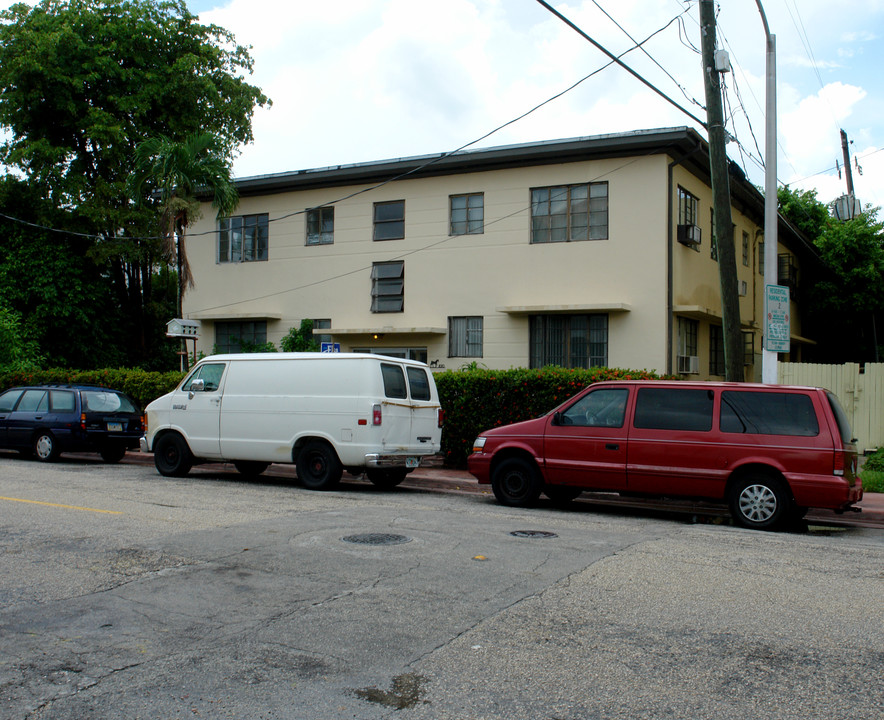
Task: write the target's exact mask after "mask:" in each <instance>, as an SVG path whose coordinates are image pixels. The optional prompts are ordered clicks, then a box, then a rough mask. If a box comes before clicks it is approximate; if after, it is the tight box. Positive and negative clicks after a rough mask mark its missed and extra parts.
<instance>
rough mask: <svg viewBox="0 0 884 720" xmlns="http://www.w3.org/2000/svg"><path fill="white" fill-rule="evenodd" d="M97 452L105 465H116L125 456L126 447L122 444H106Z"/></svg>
mask: <svg viewBox="0 0 884 720" xmlns="http://www.w3.org/2000/svg"><path fill="white" fill-rule="evenodd" d="M98 452H99V454H100V455H101V459H102V460H104V461H105V462H106V463H118V462H120V460H122V459H123V456H124V455H125V454H126V446H125V445H123V444H122V443H106V444H105V445H102V446H101V449H100V450H99V451H98Z"/></svg>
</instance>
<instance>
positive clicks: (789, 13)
mask: <svg viewBox="0 0 884 720" xmlns="http://www.w3.org/2000/svg"><path fill="white" fill-rule="evenodd" d="M761 3H762V5H763V10H764V12H765V13H766V17H767V20H768V23H769V27H770V31H771V33H773V34H774V35H775V37H776V48H777V58H776V60H777V62H776V68H777V69H776V71H777V117H776V127H777V142H778V148H779V152H778V157H777V177H778V179H779V181H780V183H781V184H788V185H789V186H790V187H792V188H798V189H801V190H811V189H815V190H816V191H817V197H818V199H819V200H821V201H823V202H829V201H831V200H834V199H835V198H837V197H838V196H840V195H843V194H845V193H846V191H847V180H846V174H845V173H844V168H843V165H844V162H843V159H842V158H843V152H842V147H841V135H840V131H841V130H842V129H843V130H844V131H845V132H846V134H847V136H848V138H849V141H850V145H849V152H850V157H851V164H852V175H853V183H854V187H855V193H856V196H857V198H859V200H860V201H861V202H862V203H863V204H864V205H867V204H871V205H873V206H877V207H881V206H884V82H882V79H881V69H882V68H884V43H882V42H881V39H882V38H881V36H882V34H884V0H840V2H839V3H837V5H834V6H833V4H832V3H831V1H830V0H761ZM10 4H11V3H10V2H8V1H7V0H0V7H3V6H8V5H10ZM550 4H552V5H553V6H554V7H555V8H556V9H557V10H559V11H560V12H562V13H563V14H564V15H566V16H567V17H568V18H569V19H570V20H571V21H572V22H574V23H575V24H576V25H578V26H579V27H580V28H581V29H582V30H583V31H584V32H585V33H586V34H588V35H590V36H591V37H592V38H593V39H594V40H596V41H597V42H598V43H599V44H601V45H603V46H604V47H606V48H607V49H608V50H610V51H611V52H612V53H614V54H616V55H619V54H620V53H623V52H625V51H627V50H629V49H630V48H632V47H633V46H634V45H635V44H636V43H637V42H641V41H644V40H645V39H646V38H648V37H649V36H651V35H653V37H652V38H651V39H650V40H648V41H647V42H646V43H644V45H643V46H642V49H634V50H632V51H631V52H629V53H628V54H627V55H625V56H624V57H623V61H624V62H625V63H627V64H629V65H630V66H631V67H632V68H633V69H634V70H635V71H636V72H637V73H639V74H640V75H642V76H643V77H644V78H646V79H647V80H648V81H649V82H650V83H652V84H654V85H655V86H656V87H657V88H659V89H660V90H661V91H662V92H663V93H664V94H665V95H667V96H668V97H670V98H671V99H672V100H674V101H675V102H677V103H678V104H679V105H681V106H682V107H683V108H684V109H685V110H687V112H689V113H691V114H693V115H695V116H697V117H698V118H701V119H705V110H704V109H703V107H702V106H703V105H705V100H704V90H703V72H702V70H703V69H702V63H701V60H700V54H699V48H700V27H699V3H698V2H697V0H690V1H687V2H686V1H684V0H569V1H568V2H551V3H550ZM187 6H188V8H189V9H190V11H191V12H193V13H195V14H198V15H199V17H200V20H201V21H202V22H204V23H214V24H217V25H220V26H222V27H224V28H226V29H227V30H229V31H231V32H232V33H233V34H234V35H235V37H236V41H237V42H238V43H239V44H241V45H246V46H251V55H252V57H253V59H254V72H253V74H252V75H251V76H250V78H249V82H251V83H252V84H254V85H257V86H259V87H260V88H262V90H263V91H264V92H265V94H267V95H268V96H269V97H270V98H271V99H272V101H273V105H272V107H270V108H264V109H261V108H259V109H258V110H257V111H256V113H255V117H254V126H253V127H254V136H255V140H254V142H253V143H252V144H250V145H248V146H245V147H243V148H241V152H240V155H239V156H238V157H237V159H236V161H235V163H234V174H235V175H236V176H237V177H247V176H255V175H264V174H272V173H280V172H288V171H295V170H303V169H308V168H318V167H328V166H333V165H340V164H350V163H359V162H368V161H373V160H382V159H391V158H399V157H409V156H414V155H428V154H435V153H443V152H449V151H453V150H455V149H458V148H461V147H463V146H467V145H469V147H470V148H480V147H493V146H498V145H509V144H513V143H523V142H537V141H544V140H553V139H559V138H571V137H582V136H589V135H598V134H604V133H620V132H629V131H632V130H642V129H651V128H660V127H673V126H682V125H687V126H689V127H693V128H695V129H697V130H698V131H700V132H701V133H704V134H705V131H704V130H703V129H702V127H701V126H699V124H698V123H697V122H696V120H694V119H692V118H691V117H689V116H688V115H687V114H686V113H685V112H683V111H682V110H680V109H678V108H676V107H674V106H673V105H672V104H670V103H669V102H667V101H666V100H665V99H663V98H661V97H660V96H659V95H658V94H656V93H655V92H653V91H652V90H650V89H648V88H647V87H646V86H645V85H643V84H642V83H641V82H640V81H639V80H637V79H635V78H634V77H633V76H632V75H630V74H629V73H628V72H627V71H625V70H623V69H622V68H619V67H616V66H612V67H608V68H605V67H604V66H605V65H606V64H607V63H608V62H609V59H608V58H607V57H606V56H605V55H604V54H603V53H602V52H601V51H599V50H598V49H596V48H595V47H594V46H593V45H592V44H591V43H589V42H588V41H587V40H585V39H584V38H582V37H581V36H580V35H578V34H577V33H576V32H575V31H574V30H572V29H571V28H569V27H568V26H567V25H565V24H564V23H563V22H562V21H561V20H559V19H558V18H556V17H555V16H553V15H552V14H551V13H550V12H549V11H548V10H547V9H546V8H544V7H543V6H542V5H540V4H539V3H538V2H536V0H323V1H322V2H316V1H315V0H189V1H188V2H187ZM618 25H619V27H618ZM655 33H656V34H655ZM630 36H631V38H630ZM718 40H719V44H720V45H721V46H722V47H723V48H724V49H725V50H727V52H728V55H729V59H730V63H731V66H732V72H730V73H727V74H726V75H725V76H724V82H725V85H726V92H725V114H726V116H727V117H728V121H727V129H728V132H729V133H730V134H731V135H732V136H733V137H734V138H735V142H731V143H729V144H728V155H729V156H730V158H731V159H732V160H734V161H735V162H737V163H738V164H739V165H740V166H741V167H742V168H743V169H744V171H745V172H746V174H747V175H748V177H749V178H750V180H751V181H752V182H754V183H755V184H757V185H759V186H763V184H764V170H763V163H764V150H765V129H766V128H765V126H766V122H765V59H766V52H765V50H766V42H765V33H764V26H763V24H762V19H761V14H760V12H759V7H758V0H723V2H721V3H719V14H718ZM587 76H591V77H588V79H586V80H585V81H583V82H582V83H580V84H579V85H578V86H577V87H576V88H574V89H573V90H570V91H568V92H565V93H564V94H563V95H561V96H560V97H558V98H557V99H554V100H551V101H550V102H548V103H547V104H546V105H544V106H543V107H542V108H541V109H539V110H536V111H535V112H532V113H530V114H529V115H527V116H526V117H524V118H522V119H520V120H516V118H518V117H520V116H521V115H523V114H524V113H526V112H528V111H530V110H532V108H534V107H535V106H537V105H539V104H541V103H543V102H544V101H547V100H550V98H553V97H554V96H556V95H558V94H559V93H562V92H563V91H566V90H567V89H568V88H569V87H571V86H572V85H574V84H575V83H577V82H578V81H580V80H581V79H582V78H585V77H587ZM513 121H515V122H513ZM507 123H510V124H507ZM504 125H505V127H503V128H502V129H500V130H498V131H497V132H492V131H495V130H496V129H497V128H500V127H501V126H504ZM489 133H492V134H490V135H489ZM475 141H478V142H475ZM471 143H475V144H471ZM836 164H837V166H840V167H841V177H840V178H839V174H838V170H837V169H836V167H837V166H836ZM879 219H881V218H879Z"/></svg>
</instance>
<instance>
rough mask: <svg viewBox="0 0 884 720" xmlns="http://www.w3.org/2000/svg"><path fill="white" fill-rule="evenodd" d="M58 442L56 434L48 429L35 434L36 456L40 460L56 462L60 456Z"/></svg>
mask: <svg viewBox="0 0 884 720" xmlns="http://www.w3.org/2000/svg"><path fill="white" fill-rule="evenodd" d="M58 453H59V450H58V443H57V442H56V441H55V435H53V434H52V433H51V432H49V431H48V430H42V431H40V432H38V433H37V434H36V435H35V436H34V457H36V458H37V460H39V461H40V462H55V460H56V459H57V458H58Z"/></svg>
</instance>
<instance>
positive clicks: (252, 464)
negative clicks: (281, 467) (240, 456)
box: [233, 460, 270, 477]
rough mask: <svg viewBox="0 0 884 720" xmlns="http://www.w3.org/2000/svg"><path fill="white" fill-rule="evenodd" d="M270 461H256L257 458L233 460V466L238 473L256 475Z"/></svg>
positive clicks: (268, 464) (262, 470)
mask: <svg viewBox="0 0 884 720" xmlns="http://www.w3.org/2000/svg"><path fill="white" fill-rule="evenodd" d="M269 466H270V463H266V462H258V461H257V460H234V461H233V467H235V468H236V470H237V472H238V473H239V474H240V475H246V476H247V477H257V476H258V475H260V474H261V473H262V472H264V471H265V470H266V469H267V468H268V467H269Z"/></svg>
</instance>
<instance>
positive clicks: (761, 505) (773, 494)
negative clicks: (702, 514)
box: [728, 473, 793, 530]
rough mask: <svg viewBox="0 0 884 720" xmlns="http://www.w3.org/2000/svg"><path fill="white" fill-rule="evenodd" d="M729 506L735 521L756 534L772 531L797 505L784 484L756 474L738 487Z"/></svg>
mask: <svg viewBox="0 0 884 720" xmlns="http://www.w3.org/2000/svg"><path fill="white" fill-rule="evenodd" d="M728 504H729V506H730V511H731V517H733V519H734V521H735V522H736V523H737V524H738V525H741V526H743V527H744V528H750V529H753V530H770V529H772V528H775V527H777V526H779V525H780V524H781V523H782V522H784V521H785V520H786V519H787V518H789V517H790V516H791V513H792V505H793V502H792V496H791V495H790V493H789V491H788V489H787V487H786V486H785V484H784V483H783V482H782V481H781V480H779V479H777V478H774V477H771V476H769V475H763V474H758V473H755V474H751V475H746V476H745V477H743V478H741V479H740V480H738V481H737V482H735V483H734V485H733V486H732V487H731V490H730V494H729V496H728Z"/></svg>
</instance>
